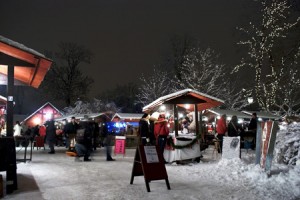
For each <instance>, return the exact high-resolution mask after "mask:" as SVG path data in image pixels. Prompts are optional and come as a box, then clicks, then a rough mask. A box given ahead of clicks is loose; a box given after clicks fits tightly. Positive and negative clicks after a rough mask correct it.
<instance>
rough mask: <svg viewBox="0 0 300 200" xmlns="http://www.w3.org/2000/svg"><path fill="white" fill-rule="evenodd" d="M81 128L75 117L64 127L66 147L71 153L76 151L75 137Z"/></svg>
mask: <svg viewBox="0 0 300 200" xmlns="http://www.w3.org/2000/svg"><path fill="white" fill-rule="evenodd" d="M78 128H79V125H78V123H77V122H76V119H75V117H72V118H71V122H70V123H68V124H66V126H65V127H64V131H63V132H64V134H65V138H66V147H67V148H68V149H69V151H74V146H75V137H76V133H77V129H78Z"/></svg>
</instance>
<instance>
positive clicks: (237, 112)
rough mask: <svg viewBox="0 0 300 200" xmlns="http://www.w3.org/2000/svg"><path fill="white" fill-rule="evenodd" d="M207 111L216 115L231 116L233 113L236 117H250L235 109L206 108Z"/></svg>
mask: <svg viewBox="0 0 300 200" xmlns="http://www.w3.org/2000/svg"><path fill="white" fill-rule="evenodd" d="M207 111H209V112H211V113H214V114H216V115H223V114H226V116H228V117H232V116H233V115H235V116H237V117H238V118H243V119H251V116H249V115H247V114H245V113H242V112H240V111H235V110H223V109H217V108H213V109H207Z"/></svg>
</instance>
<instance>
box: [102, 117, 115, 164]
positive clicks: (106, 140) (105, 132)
mask: <svg viewBox="0 0 300 200" xmlns="http://www.w3.org/2000/svg"><path fill="white" fill-rule="evenodd" d="M100 121H101V123H102V124H101V128H100V130H101V134H102V137H103V138H104V140H103V144H104V146H105V150H106V161H115V159H113V158H112V157H111V152H112V147H111V145H112V141H113V138H114V136H113V134H112V133H109V132H108V127H107V123H106V122H107V119H106V118H105V117H102V118H101V119H100Z"/></svg>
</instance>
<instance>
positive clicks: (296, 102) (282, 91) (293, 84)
mask: <svg viewBox="0 0 300 200" xmlns="http://www.w3.org/2000/svg"><path fill="white" fill-rule="evenodd" d="M297 50H298V52H297V53H296V54H295V55H294V57H293V58H292V60H282V65H283V66H284V68H283V69H282V81H281V83H280V85H279V89H278V93H277V95H276V103H275V107H277V108H278V109H279V113H280V114H285V115H288V116H291V115H295V114H297V113H299V111H300V71H299V61H300V47H299V48H298V49H297Z"/></svg>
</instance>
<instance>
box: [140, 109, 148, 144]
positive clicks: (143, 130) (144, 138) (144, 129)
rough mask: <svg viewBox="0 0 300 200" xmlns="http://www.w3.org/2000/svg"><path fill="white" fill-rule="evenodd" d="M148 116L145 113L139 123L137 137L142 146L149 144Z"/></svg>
mask: <svg viewBox="0 0 300 200" xmlns="http://www.w3.org/2000/svg"><path fill="white" fill-rule="evenodd" d="M149 118H150V116H149V115H148V114H147V113H145V114H144V115H143V116H142V118H141V119H140V122H139V136H140V141H141V143H142V144H143V145H146V144H147V143H150V123H149Z"/></svg>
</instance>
